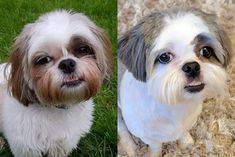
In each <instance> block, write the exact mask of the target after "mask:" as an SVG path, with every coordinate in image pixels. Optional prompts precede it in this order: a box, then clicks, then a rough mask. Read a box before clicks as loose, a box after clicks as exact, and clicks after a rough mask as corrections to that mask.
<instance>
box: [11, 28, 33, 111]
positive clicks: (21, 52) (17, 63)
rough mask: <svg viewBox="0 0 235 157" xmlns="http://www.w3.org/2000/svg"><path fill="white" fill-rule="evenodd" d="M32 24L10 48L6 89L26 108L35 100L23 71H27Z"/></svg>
mask: <svg viewBox="0 0 235 157" xmlns="http://www.w3.org/2000/svg"><path fill="white" fill-rule="evenodd" d="M31 27H32V24H28V25H26V26H25V27H24V29H23V31H22V32H21V34H20V35H19V36H18V37H17V38H16V41H15V43H14V44H13V46H12V52H11V56H10V61H9V66H10V68H11V70H10V75H9V78H8V79H9V80H8V89H9V91H11V94H12V95H13V96H14V97H15V98H16V99H17V100H18V101H19V102H21V103H22V104H23V105H25V106H27V105H28V104H29V103H32V102H35V100H37V98H36V95H35V94H34V92H33V91H32V90H31V89H30V88H29V86H28V81H27V80H25V78H24V75H25V70H26V69H28V68H27V67H26V66H27V65H28V63H27V62H28V59H27V58H28V53H27V52H28V46H29V45H28V42H29V39H30V36H31Z"/></svg>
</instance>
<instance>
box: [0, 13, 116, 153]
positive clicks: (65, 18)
mask: <svg viewBox="0 0 235 157" xmlns="http://www.w3.org/2000/svg"><path fill="white" fill-rule="evenodd" d="M111 53H112V52H111V43H110V41H109V39H108V37H107V35H106V33H105V32H104V31H103V30H102V29H101V28H99V27H97V26H96V25H95V24H94V23H93V22H92V21H91V20H90V19H89V18H88V17H86V16H85V15H83V14H81V13H75V12H67V11H65V10H57V11H54V12H50V13H47V14H44V15H42V16H41V17H39V19H38V20H37V21H36V22H34V23H30V24H27V25H26V26H25V27H24V29H23V31H22V32H21V34H20V35H19V36H18V37H17V39H16V41H15V43H14V45H13V48H12V53H11V57H10V61H9V63H6V64H2V65H1V69H0V98H1V100H0V112H1V114H0V116H1V118H0V120H1V131H2V132H3V134H4V136H5V137H6V139H7V141H8V143H9V145H10V148H11V151H12V153H13V154H14V156H16V157H42V156H48V157H65V156H67V155H68V154H69V153H70V152H71V151H72V150H73V149H75V148H76V146H77V144H78V142H79V140H80V138H81V137H82V136H84V135H85V134H86V133H88V132H89V130H90V127H91V125H92V119H93V118H92V117H93V116H92V114H93V101H92V97H93V96H94V95H95V94H96V93H97V92H98V90H99V88H100V87H101V85H102V83H103V81H106V80H107V79H109V77H110V74H111V61H112V59H111ZM4 71H5V74H6V76H5V77H4Z"/></svg>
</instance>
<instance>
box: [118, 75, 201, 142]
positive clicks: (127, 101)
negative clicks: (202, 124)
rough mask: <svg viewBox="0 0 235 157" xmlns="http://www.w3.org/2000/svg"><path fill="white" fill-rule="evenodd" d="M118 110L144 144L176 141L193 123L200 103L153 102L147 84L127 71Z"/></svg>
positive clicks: (199, 108) (129, 128) (128, 126)
mask: <svg viewBox="0 0 235 157" xmlns="http://www.w3.org/2000/svg"><path fill="white" fill-rule="evenodd" d="M119 100H120V104H119V105H120V106H119V107H120V108H121V110H122V114H123V118H124V121H125V123H126V125H127V128H128V130H129V131H130V132H131V133H132V134H133V135H135V136H137V137H139V138H141V139H142V140H143V141H144V142H145V143H146V144H154V143H159V142H167V141H173V140H176V139H178V138H179V137H180V136H181V135H182V134H183V133H184V132H186V131H188V130H189V129H190V128H191V127H192V125H193V124H194V123H195V122H196V120H197V116H198V115H199V114H200V112H201V109H202V102H184V103H182V104H177V105H174V106H173V105H169V104H161V103H159V102H155V101H154V100H153V99H152V98H151V97H150V96H149V95H148V90H147V85H146V83H143V82H140V81H138V80H136V79H135V78H134V77H133V75H132V74H131V73H130V72H128V71H126V72H125V74H124V76H123V78H122V81H121V86H120V99H119Z"/></svg>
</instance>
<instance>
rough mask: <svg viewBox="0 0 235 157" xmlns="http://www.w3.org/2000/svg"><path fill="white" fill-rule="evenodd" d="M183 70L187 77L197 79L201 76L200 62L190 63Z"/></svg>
mask: <svg viewBox="0 0 235 157" xmlns="http://www.w3.org/2000/svg"><path fill="white" fill-rule="evenodd" d="M182 70H183V71H184V72H185V74H186V76H188V77H193V78H195V77H197V76H198V75H199V74H200V65H199V64H198V62H188V63H185V64H184V65H183V67H182Z"/></svg>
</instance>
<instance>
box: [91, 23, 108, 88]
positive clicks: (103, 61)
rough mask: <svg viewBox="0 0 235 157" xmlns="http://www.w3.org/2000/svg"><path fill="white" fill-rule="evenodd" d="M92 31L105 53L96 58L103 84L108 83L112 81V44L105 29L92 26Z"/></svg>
mask: <svg viewBox="0 0 235 157" xmlns="http://www.w3.org/2000/svg"><path fill="white" fill-rule="evenodd" d="M90 29H91V31H92V32H93V34H94V35H95V36H96V38H97V39H99V42H100V43H101V45H102V51H103V52H102V53H98V52H97V53H98V54H97V55H96V58H97V62H98V66H99V68H100V70H101V73H102V75H103V83H106V82H108V81H109V80H110V78H111V75H112V44H111V41H110V40H109V38H108V35H107V33H106V32H105V31H104V30H103V29H101V28H99V27H97V26H93V27H91V26H90Z"/></svg>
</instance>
